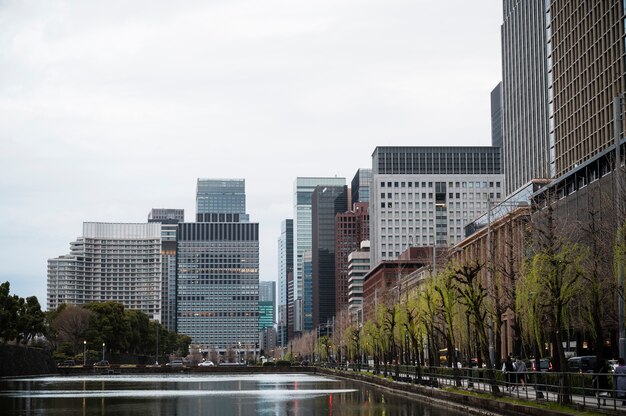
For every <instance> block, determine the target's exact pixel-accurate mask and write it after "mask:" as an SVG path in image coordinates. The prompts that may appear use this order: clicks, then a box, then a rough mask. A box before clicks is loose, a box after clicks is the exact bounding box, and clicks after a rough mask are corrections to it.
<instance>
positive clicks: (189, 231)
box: [176, 223, 259, 353]
mask: <svg viewBox="0 0 626 416" xmlns="http://www.w3.org/2000/svg"><path fill="white" fill-rule="evenodd" d="M177 243H178V247H177V253H176V255H177V260H178V262H177V265H178V308H177V311H178V314H177V315H178V316H177V332H179V333H182V334H186V335H189V336H190V337H191V339H192V342H193V343H194V344H199V345H200V346H201V348H206V349H211V348H214V349H215V350H216V351H219V352H220V353H224V352H225V351H226V350H227V349H228V348H229V347H230V348H234V347H235V346H237V345H238V344H239V343H241V345H246V346H251V345H256V343H257V341H258V337H259V224H258V223H181V224H179V227H178V239H177Z"/></svg>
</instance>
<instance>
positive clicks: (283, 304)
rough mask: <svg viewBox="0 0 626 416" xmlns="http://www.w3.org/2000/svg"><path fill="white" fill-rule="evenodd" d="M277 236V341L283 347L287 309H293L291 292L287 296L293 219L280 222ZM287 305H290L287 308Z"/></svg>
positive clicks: (291, 266)
mask: <svg viewBox="0 0 626 416" xmlns="http://www.w3.org/2000/svg"><path fill="white" fill-rule="evenodd" d="M280 228H281V232H280V237H279V238H278V327H277V343H278V345H279V346H281V347H284V346H286V345H287V341H288V337H287V334H288V330H287V327H288V323H289V322H290V321H291V326H292V327H293V317H291V320H290V318H289V310H290V309H291V310H293V292H291V296H289V294H290V292H289V274H290V273H293V220H292V219H286V220H284V221H283V222H282V223H281V227H280ZM288 305H291V308H289V306H288Z"/></svg>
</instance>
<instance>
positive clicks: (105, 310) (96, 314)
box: [84, 302, 131, 352]
mask: <svg viewBox="0 0 626 416" xmlns="http://www.w3.org/2000/svg"><path fill="white" fill-rule="evenodd" d="M84 308H85V309H87V310H89V311H91V312H93V314H92V316H91V320H90V323H89V331H88V339H89V340H93V341H95V342H97V343H98V344H99V343H104V344H105V347H106V349H108V350H109V351H115V352H128V349H129V345H130V342H129V340H130V338H131V336H130V332H131V330H130V325H129V322H128V320H127V319H126V318H125V314H124V305H122V304H121V303H116V302H98V303H95V302H94V303H88V304H86V305H84Z"/></svg>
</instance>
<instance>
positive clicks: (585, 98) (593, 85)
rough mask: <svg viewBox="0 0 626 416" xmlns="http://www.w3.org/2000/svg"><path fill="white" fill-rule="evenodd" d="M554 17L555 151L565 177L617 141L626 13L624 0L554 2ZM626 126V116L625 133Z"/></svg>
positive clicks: (624, 86) (625, 87)
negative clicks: (616, 110)
mask: <svg viewBox="0 0 626 416" xmlns="http://www.w3.org/2000/svg"><path fill="white" fill-rule="evenodd" d="M541 3H543V2H541ZM549 16H550V22H549V23H550V27H551V31H550V33H551V34H552V38H551V39H550V41H551V42H550V43H551V64H552V73H551V75H552V80H553V81H552V90H553V96H554V137H555V149H554V153H555V165H556V176H557V177H561V176H563V175H565V174H566V173H568V172H569V171H571V170H572V169H574V168H576V167H578V166H580V165H582V164H583V163H585V162H586V161H588V160H591V159H593V158H594V157H595V156H596V155H599V154H601V153H603V152H604V151H605V150H607V149H608V148H609V147H611V146H613V145H614V144H615V143H614V119H615V117H614V114H613V111H614V107H613V101H614V98H615V97H617V96H619V95H620V94H624V93H625V92H626V68H625V66H624V65H625V62H626V61H625V59H626V48H625V46H624V39H625V35H626V32H625V27H624V25H625V24H626V23H625V22H626V20H625V18H626V16H625V15H624V2H623V1H618V0H610V1H596V2H593V1H586V2H579V1H573V0H553V1H551V2H550V9H549ZM625 124H626V119H625V118H622V131H625V129H624V127H625Z"/></svg>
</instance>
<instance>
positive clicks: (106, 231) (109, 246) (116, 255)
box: [47, 222, 162, 322]
mask: <svg viewBox="0 0 626 416" xmlns="http://www.w3.org/2000/svg"><path fill="white" fill-rule="evenodd" d="M161 283H162V269H161V224H160V223H148V224H129V223H97V222H85V223H83V235H82V237H79V238H78V239H77V240H76V241H74V242H72V243H71V244H70V254H69V255H67V256H61V257H58V258H56V259H50V260H48V287H47V298H48V299H47V304H48V310H53V309H56V308H57V307H59V306H60V305H61V304H63V303H68V304H69V303H71V304H77V305H80V304H85V303H90V302H109V301H112V302H118V303H121V304H123V305H124V307H126V308H129V309H136V310H139V311H142V312H144V313H146V314H147V315H148V316H149V317H150V318H151V319H154V320H156V321H159V322H160V321H161Z"/></svg>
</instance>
